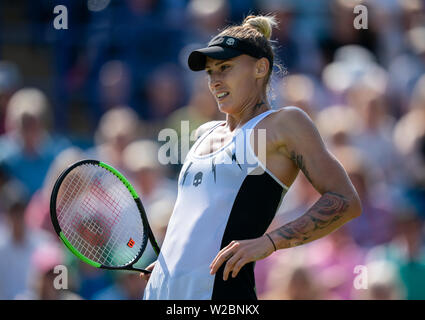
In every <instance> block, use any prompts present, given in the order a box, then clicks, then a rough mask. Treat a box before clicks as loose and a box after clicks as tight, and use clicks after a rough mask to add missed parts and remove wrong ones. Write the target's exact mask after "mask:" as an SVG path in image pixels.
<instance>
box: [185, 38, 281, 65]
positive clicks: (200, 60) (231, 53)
mask: <svg viewBox="0 0 425 320" xmlns="http://www.w3.org/2000/svg"><path fill="white" fill-rule="evenodd" d="M241 54H247V55H249V56H251V57H254V58H257V59H260V58H263V57H265V58H267V59H268V60H269V62H270V68H272V66H273V59H272V57H270V56H269V55H268V54H267V52H266V51H265V50H264V49H262V48H259V47H257V46H255V45H252V44H251V43H249V42H247V41H244V40H240V39H237V38H233V37H226V36H225V37H218V38H214V39H212V40H211V42H210V43H209V44H208V47H206V48H203V49H198V50H195V51H192V53H191V54H190V55H189V59H188V64H189V68H190V69H191V70H193V71H200V70H204V69H205V64H206V61H207V57H210V58H213V59H217V60H226V59H231V58H234V57H237V56H240V55H241Z"/></svg>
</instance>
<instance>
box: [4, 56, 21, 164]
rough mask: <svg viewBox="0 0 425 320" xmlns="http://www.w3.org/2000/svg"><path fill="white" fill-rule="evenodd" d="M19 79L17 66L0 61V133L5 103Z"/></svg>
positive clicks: (16, 86)
mask: <svg viewBox="0 0 425 320" xmlns="http://www.w3.org/2000/svg"><path fill="white" fill-rule="evenodd" d="M20 81H21V75H20V73H19V70H18V67H17V66H16V65H15V64H14V63H12V62H10V61H0V135H2V134H4V133H5V132H6V128H5V122H6V109H7V104H8V102H9V99H10V97H11V96H12V95H13V93H14V92H15V91H16V90H17V88H18V85H19V83H20ZM0 148H1V145H0ZM0 158H1V157H0Z"/></svg>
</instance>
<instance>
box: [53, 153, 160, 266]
mask: <svg viewBox="0 0 425 320" xmlns="http://www.w3.org/2000/svg"><path fill="white" fill-rule="evenodd" d="M50 217H51V220H52V223H53V226H54V228H55V231H56V233H57V234H58V236H59V238H60V239H61V240H62V241H63V243H64V244H65V246H66V247H67V248H68V249H69V250H70V251H71V252H72V253H73V254H75V255H76V256H77V257H78V258H80V259H81V260H82V261H84V262H85V263H87V264H89V265H91V266H93V267H96V268H102V269H113V270H116V269H120V270H122V269H124V270H134V271H142V272H146V273H149V272H150V271H148V270H144V269H140V268H137V267H134V264H135V263H136V262H137V261H138V260H139V259H140V257H141V256H142V254H143V252H144V250H145V248H146V245H147V242H148V239H149V241H150V243H151V244H152V247H153V249H154V251H155V253H156V254H157V255H159V251H160V249H159V246H158V244H157V242H156V240H155V237H154V235H153V232H152V229H151V228H150V226H149V223H148V219H147V216H146V212H145V209H144V208H143V204H142V202H141V200H140V198H139V196H138V195H137V193H136V191H135V190H134V188H133V186H132V185H131V184H130V182H128V180H127V179H126V178H125V177H124V176H123V175H122V174H121V173H120V172H118V171H117V170H116V169H114V168H113V167H111V166H109V165H107V164H106V163H104V162H100V161H97V160H81V161H78V162H76V163H74V164H72V165H71V166H69V167H68V168H67V169H66V170H64V171H63V172H62V173H61V175H60V176H59V178H58V179H57V181H56V183H55V185H54V187H53V191H52V195H51V198H50Z"/></svg>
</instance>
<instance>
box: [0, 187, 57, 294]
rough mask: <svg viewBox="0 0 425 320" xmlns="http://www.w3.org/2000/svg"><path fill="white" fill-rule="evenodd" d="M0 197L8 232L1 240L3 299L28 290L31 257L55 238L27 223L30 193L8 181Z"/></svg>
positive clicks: (0, 273) (0, 263)
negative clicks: (26, 213) (33, 229)
mask: <svg viewBox="0 0 425 320" xmlns="http://www.w3.org/2000/svg"><path fill="white" fill-rule="evenodd" d="M0 196H1V200H2V206H4V207H5V214H6V222H7V225H6V227H7V230H6V232H7V234H6V235H4V238H3V239H1V240H2V241H1V243H0V257H2V258H1V259H0V299H5V300H10V299H14V298H15V297H16V295H17V294H19V293H22V292H24V291H26V290H27V289H28V286H29V280H30V272H31V270H32V265H31V257H32V255H33V253H34V252H35V250H36V249H37V248H38V247H39V246H40V245H42V244H43V243H46V242H47V241H51V240H52V239H51V238H50V237H47V236H46V234H45V233H42V232H40V231H32V230H29V229H28V228H27V226H26V225H25V221H24V212H25V207H26V205H27V199H28V195H27V194H26V193H25V191H24V189H22V188H19V184H17V183H13V181H9V182H8V183H7V184H5V185H4V186H3V187H2V189H1V190H0Z"/></svg>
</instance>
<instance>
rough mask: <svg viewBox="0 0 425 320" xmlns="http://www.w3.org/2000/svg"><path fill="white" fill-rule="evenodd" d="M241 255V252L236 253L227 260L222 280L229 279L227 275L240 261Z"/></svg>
mask: <svg viewBox="0 0 425 320" xmlns="http://www.w3.org/2000/svg"><path fill="white" fill-rule="evenodd" d="M242 254H243V251H242V250H239V251H237V252H236V253H235V254H233V256H232V257H231V258H230V259H229V260H227V262H226V265H225V267H224V270H223V280H224V281H226V280H227V279H228V277H229V273H230V272H232V271H233V268H234V266H235V265H236V264H237V263H238V262H239V261H241V256H242Z"/></svg>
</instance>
